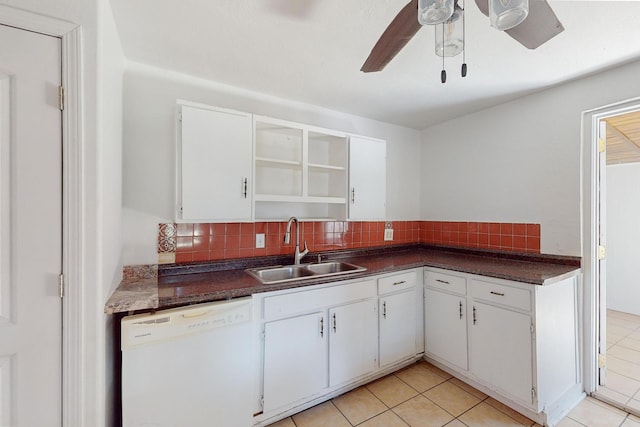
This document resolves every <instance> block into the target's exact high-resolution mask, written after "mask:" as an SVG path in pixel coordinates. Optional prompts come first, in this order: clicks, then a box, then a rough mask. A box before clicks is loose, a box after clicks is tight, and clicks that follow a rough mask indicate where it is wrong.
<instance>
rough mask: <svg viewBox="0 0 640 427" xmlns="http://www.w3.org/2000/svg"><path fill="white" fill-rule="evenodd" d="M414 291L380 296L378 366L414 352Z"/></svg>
mask: <svg viewBox="0 0 640 427" xmlns="http://www.w3.org/2000/svg"><path fill="white" fill-rule="evenodd" d="M415 299H416V292H415V289H410V290H408V291H406V292H400V293H398V294H394V295H386V296H384V297H380V304H379V305H380V307H379V314H378V317H379V319H380V366H386V365H388V364H390V363H393V362H397V361H400V360H402V359H406V358H408V357H411V356H415V354H416V301H415Z"/></svg>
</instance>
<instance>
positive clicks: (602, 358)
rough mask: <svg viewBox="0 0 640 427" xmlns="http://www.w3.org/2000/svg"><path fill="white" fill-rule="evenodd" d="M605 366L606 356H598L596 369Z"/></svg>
mask: <svg viewBox="0 0 640 427" xmlns="http://www.w3.org/2000/svg"><path fill="white" fill-rule="evenodd" d="M606 366H607V356H606V355H604V354H598V368H600V369H602V368H605V367H606Z"/></svg>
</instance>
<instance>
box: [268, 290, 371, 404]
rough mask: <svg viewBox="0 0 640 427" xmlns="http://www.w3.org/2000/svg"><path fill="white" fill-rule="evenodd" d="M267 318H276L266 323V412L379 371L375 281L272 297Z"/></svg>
mask: <svg viewBox="0 0 640 427" xmlns="http://www.w3.org/2000/svg"><path fill="white" fill-rule="evenodd" d="M301 311H302V312H304V311H307V313H300V312H301ZM308 311H311V312H310V313H309V312H308ZM264 316H265V317H266V319H267V320H269V319H270V318H271V317H274V318H275V319H274V320H272V321H266V322H265V323H264V334H263V337H264V357H263V359H264V360H263V362H264V364H263V388H262V400H263V411H264V412H265V413H272V412H274V411H277V410H283V409H286V408H288V407H292V406H295V405H298V404H302V403H304V402H305V401H306V400H309V399H313V398H315V397H317V396H318V395H321V394H322V393H323V392H324V391H326V390H328V389H329V388H331V387H335V386H340V385H342V384H345V383H349V382H350V381H353V380H354V379H356V378H359V377H362V376H364V375H366V374H368V373H370V372H373V371H374V370H375V369H376V366H377V352H378V343H377V337H378V328H377V325H376V320H377V302H376V282H375V280H367V281H362V282H357V283H346V284H338V285H336V286H330V287H324V288H320V289H312V290H306V291H305V290H303V291H300V290H299V289H296V290H295V291H294V292H291V293H285V294H281V295H277V296H268V297H267V298H265V299H264Z"/></svg>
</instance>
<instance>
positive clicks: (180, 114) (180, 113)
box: [178, 111, 182, 123]
mask: <svg viewBox="0 0 640 427" xmlns="http://www.w3.org/2000/svg"><path fill="white" fill-rule="evenodd" d="M178 121H179V122H181V123H182V111H180V112H179V113H178Z"/></svg>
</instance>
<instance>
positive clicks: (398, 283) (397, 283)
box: [393, 280, 407, 286]
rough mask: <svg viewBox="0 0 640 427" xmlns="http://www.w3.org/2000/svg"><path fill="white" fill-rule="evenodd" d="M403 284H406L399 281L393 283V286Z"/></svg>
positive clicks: (403, 281) (404, 281)
mask: <svg viewBox="0 0 640 427" xmlns="http://www.w3.org/2000/svg"><path fill="white" fill-rule="evenodd" d="M403 283H407V281H406V280H400V281H399V282H393V286H398V285H402V284H403Z"/></svg>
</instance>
